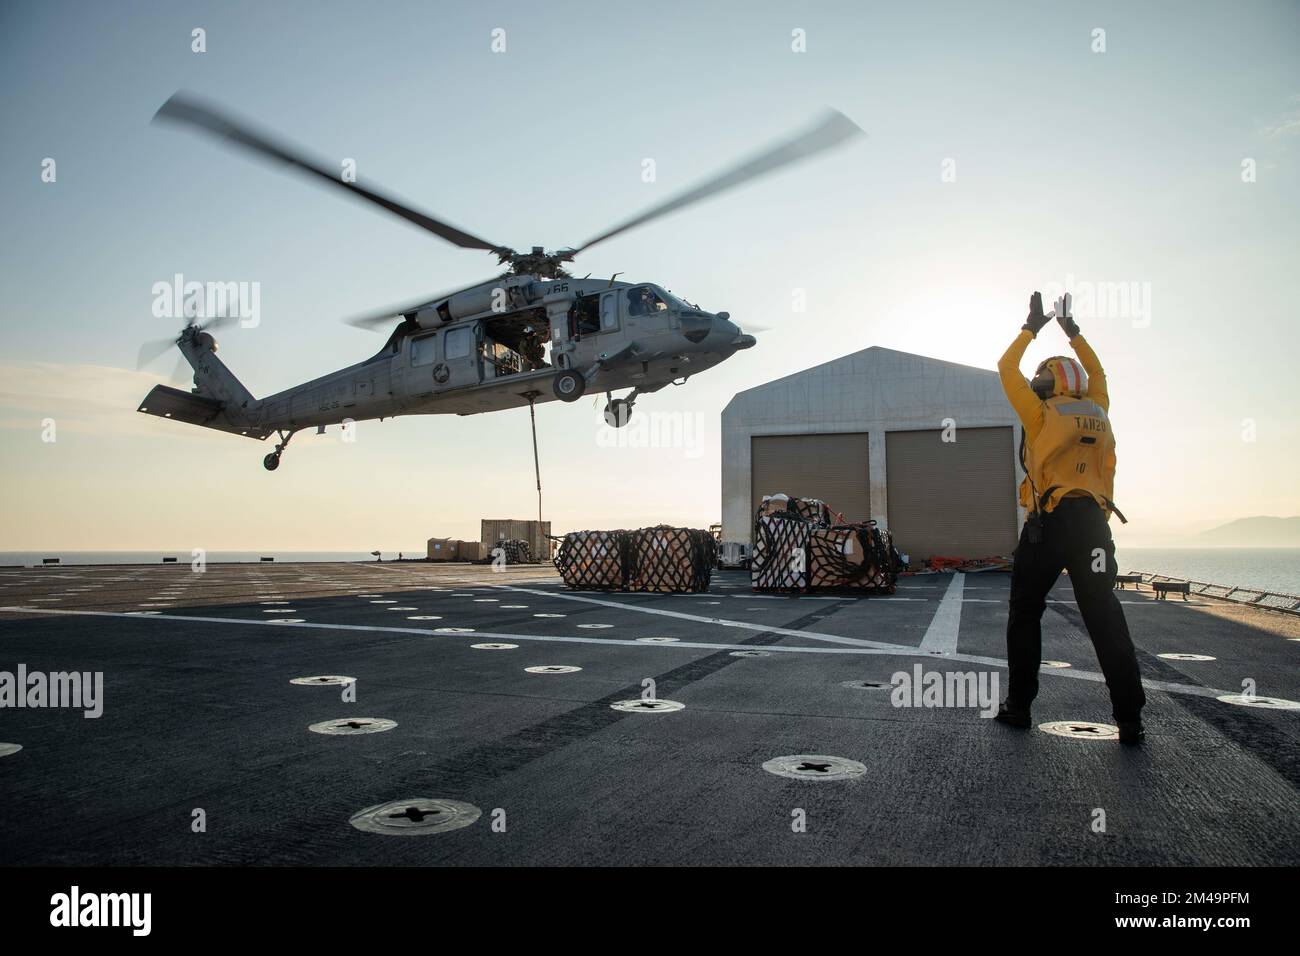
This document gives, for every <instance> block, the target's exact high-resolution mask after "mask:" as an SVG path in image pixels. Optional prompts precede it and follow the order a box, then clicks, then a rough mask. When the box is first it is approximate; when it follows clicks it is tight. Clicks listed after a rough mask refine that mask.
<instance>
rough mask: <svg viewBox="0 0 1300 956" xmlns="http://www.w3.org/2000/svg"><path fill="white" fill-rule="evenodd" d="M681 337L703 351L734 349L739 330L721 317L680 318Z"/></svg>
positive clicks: (739, 335)
mask: <svg viewBox="0 0 1300 956" xmlns="http://www.w3.org/2000/svg"><path fill="white" fill-rule="evenodd" d="M681 326H682V335H683V336H684V337H685V338H686V340H687V341H688V342H690V343H691V344H692V345H696V346H698V347H699V348H701V349H702V350H704V351H712V350H721V349H724V348H735V347H736V346H735V343H736V340H737V339H739V338H742V336H741V333H740V329H739V328H738V327H737V326H736V325H734V324H733V323H731V322H730V321H728V320H727V319H725V318H723V317H722V316H721V315H700V316H682V319H681Z"/></svg>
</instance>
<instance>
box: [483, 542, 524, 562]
mask: <svg viewBox="0 0 1300 956" xmlns="http://www.w3.org/2000/svg"><path fill="white" fill-rule="evenodd" d="M497 548H500V549H501V553H502V554H503V555H504V557H505V562H506V564H531V563H532V560H533V557H532V549H531V548H530V547H529V546H528V542H527V541H516V540H513V539H503V540H501V541H498V542H497ZM494 550H495V549H494ZM492 557H494V558H495V557H496V555H495V554H493V555H492Z"/></svg>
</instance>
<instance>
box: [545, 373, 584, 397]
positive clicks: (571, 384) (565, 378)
mask: <svg viewBox="0 0 1300 956" xmlns="http://www.w3.org/2000/svg"><path fill="white" fill-rule="evenodd" d="M551 388H552V390H554V392H555V397H556V398H558V399H559V400H560V401H562V402H576V401H577V400H578V399H580V398H582V393H583V392H585V391H586V390H587V379H586V378H585V377H584V376H583V374H582V373H581V372H575V371H573V370H572V369H566V370H565V371H563V372H561V373H560V374H559V375H557V376H555V381H554V382H552V383H551Z"/></svg>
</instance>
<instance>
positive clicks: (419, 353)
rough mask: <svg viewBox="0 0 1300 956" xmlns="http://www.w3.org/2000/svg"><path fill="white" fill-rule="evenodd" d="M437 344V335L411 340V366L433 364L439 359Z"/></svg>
mask: <svg viewBox="0 0 1300 956" xmlns="http://www.w3.org/2000/svg"><path fill="white" fill-rule="evenodd" d="M437 342H438V336H436V335H422V336H420V337H419V338H418V339H411V366H412V367H415V366H419V365H431V364H433V361H434V359H436V358H437V357H438V354H437V353H438V349H437Z"/></svg>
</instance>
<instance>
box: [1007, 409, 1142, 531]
mask: <svg viewBox="0 0 1300 956" xmlns="http://www.w3.org/2000/svg"><path fill="white" fill-rule="evenodd" d="M1021 436H1022V437H1021V448H1020V452H1021V455H1020V458H1021V464H1022V465H1023V466H1024V469H1025V480H1024V481H1022V482H1021V483H1020V503H1021V504H1022V505H1024V506H1025V507H1026V508H1028V509H1029V510H1030V511H1033V510H1035V508H1036V507H1037V508H1040V509H1042V510H1043V511H1051V510H1052V509H1053V508H1055V507H1056V504H1057V502H1059V501H1060V500H1061V499H1062V498H1064V497H1065V496H1066V495H1067V494H1068V493H1070V492H1075V493H1078V494H1084V495H1090V496H1091V497H1092V498H1093V499H1094V500H1095V501H1096V502H1097V504H1099V505H1100V506H1101V507H1102V508H1103V509H1105V510H1106V511H1108V512H1109V511H1113V512H1115V513H1116V514H1117V515H1119V518H1120V520H1121V521H1124V520H1125V518H1124V515H1123V514H1121V513H1120V510H1119V509H1118V508H1116V507H1115V503H1114V501H1112V500H1111V498H1112V497H1113V495H1114V494H1115V435H1114V433H1113V432H1112V431H1111V428H1110V418H1109V417H1108V416H1107V415H1106V412H1105V410H1104V409H1103V408H1102V407H1101V406H1100V405H1098V404H1097V403H1096V402H1094V401H1093V400H1092V399H1090V398H1087V397H1084V398H1076V397H1074V396H1073V395H1053V396H1052V397H1051V398H1049V399H1048V400H1047V401H1045V402H1043V427H1042V429H1041V430H1040V431H1039V433H1038V434H1037V436H1035V437H1034V439H1033V440H1032V441H1029V442H1025V441H1024V437H1023V436H1024V432H1023V431H1022V432H1021ZM1035 495H1037V497H1038V501H1037V503H1035V501H1034V497H1035Z"/></svg>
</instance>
